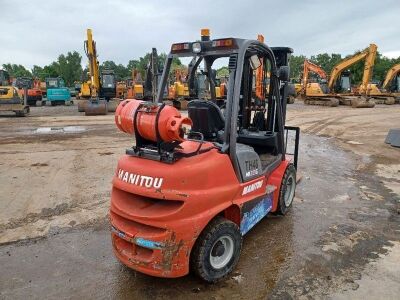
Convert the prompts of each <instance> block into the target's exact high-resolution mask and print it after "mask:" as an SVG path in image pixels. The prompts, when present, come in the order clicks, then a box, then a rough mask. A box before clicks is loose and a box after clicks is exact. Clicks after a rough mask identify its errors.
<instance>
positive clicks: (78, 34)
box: [0, 0, 400, 68]
mask: <svg viewBox="0 0 400 300" xmlns="http://www.w3.org/2000/svg"><path fill="white" fill-rule="evenodd" d="M399 16H400V1H399V0H380V1H376V0H373V1H371V0H364V1H358V0H336V1H334V0H330V1H324V0H319V1H316V0H303V1H301V0H297V1H296V0H280V1H278V0H275V1H269V0H264V1H263V0H259V1H253V0H243V1H236V0H230V1H218V0H201V1H193V0H192V1H179V0H175V1H167V0H165V1H162V0H154V1H152V0H105V1H100V0H84V1H82V0H80V1H76V0H63V1H58V0H40V1H28V0H11V1H10V0H0V45H1V46H0V65H1V64H3V63H16V64H22V65H24V66H25V67H28V68H32V66H33V65H40V66H44V65H46V64H49V63H51V62H53V61H54V60H56V59H57V57H58V55H60V54H65V53H67V52H68V51H74V50H76V51H78V52H79V53H81V55H82V57H83V62H82V63H84V62H85V56H84V51H83V41H84V40H85V39H86V28H91V29H92V30H93V37H94V40H95V41H96V42H97V50H98V55H99V61H100V62H102V61H105V60H113V61H115V62H116V63H122V64H124V65H126V64H127V63H128V61H129V60H130V59H137V58H139V57H140V56H143V55H144V54H145V53H147V52H150V51H151V48H152V47H156V48H157V50H158V52H159V53H160V52H168V51H169V49H170V45H171V44H172V43H175V42H185V41H194V40H196V39H198V38H199V37H200V29H201V28H210V30H211V38H223V37H238V38H248V39H251V38H254V39H255V38H256V37H257V34H263V35H264V37H265V43H266V44H267V45H269V46H289V47H292V48H293V49H294V54H295V55H300V54H304V55H306V56H310V55H312V54H318V53H324V52H328V53H340V54H342V55H348V54H352V53H354V52H355V51H356V50H362V49H364V48H366V47H367V46H368V45H369V44H370V43H376V44H377V45H378V51H379V52H381V53H383V54H384V55H386V56H389V57H398V56H400V38H399V36H400V28H399V26H398V18H399Z"/></svg>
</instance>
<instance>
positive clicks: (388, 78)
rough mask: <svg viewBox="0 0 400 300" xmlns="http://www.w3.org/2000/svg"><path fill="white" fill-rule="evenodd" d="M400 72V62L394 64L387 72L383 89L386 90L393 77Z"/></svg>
mask: <svg viewBox="0 0 400 300" xmlns="http://www.w3.org/2000/svg"><path fill="white" fill-rule="evenodd" d="M399 73H400V64H397V65H394V66H393V67H391V68H390V70H389V71H388V72H387V73H386V77H385V80H384V81H383V84H382V89H384V90H386V89H387V87H388V86H389V84H390V83H391V82H392V80H393V78H394V77H395V76H396V75H398V74H399Z"/></svg>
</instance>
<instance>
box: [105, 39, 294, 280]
mask: <svg viewBox="0 0 400 300" xmlns="http://www.w3.org/2000/svg"><path fill="white" fill-rule="evenodd" d="M291 53H292V49H290V48H286V47H280V48H270V47H268V46H267V45H265V44H264V43H262V42H260V41H257V40H245V39H237V38H224V39H215V40H210V37H209V35H203V36H202V37H201V41H196V42H186V43H178V44H173V45H172V47H171V52H170V53H169V55H168V56H167V59H166V63H165V67H164V70H163V74H162V78H161V82H160V87H159V89H158V94H157V98H156V101H155V102H146V101H141V100H135V99H128V100H125V101H123V102H121V103H120V105H119V106H118V107H117V110H116V113H115V122H116V125H117V127H118V128H119V129H120V130H121V131H123V132H126V133H129V134H131V135H133V136H134V137H135V140H136V143H135V145H134V146H133V147H131V148H129V149H127V150H126V155H124V156H123V157H122V158H121V159H120V160H119V162H118V166H117V169H116V172H115V176H114V178H113V188H112V194H111V208H110V222H111V236H112V244H113V249H114V253H115V255H116V257H117V258H118V259H119V260H120V261H121V262H122V263H123V264H125V265H127V266H128V267H130V268H132V269H135V270H137V271H139V272H143V273H146V274H149V275H152V276H158V277H179V276H184V275H186V274H188V273H189V271H190V270H191V271H193V272H194V273H195V274H197V275H198V276H199V277H200V278H202V279H203V280H205V281H207V282H216V281H218V280H220V279H222V278H223V277H225V276H226V275H228V274H229V273H230V272H231V271H232V270H233V269H234V268H235V266H236V265H237V263H238V260H239V256H240V252H241V248H242V239H243V236H244V235H245V234H246V233H247V232H249V230H251V228H252V227H253V226H255V225H256V224H257V223H258V222H259V221H260V220H261V219H263V218H264V217H265V216H266V215H267V214H268V213H274V214H281V215H284V214H286V213H287V212H288V210H289V208H290V207H291V205H292V202H293V198H294V195H295V189H296V169H297V159H298V145H299V128H298V127H287V126H285V118H286V101H283V99H286V94H287V86H288V81H289V67H288V61H289V56H290V54H291ZM182 57H195V58H196V59H199V60H204V62H205V65H206V70H207V71H206V72H205V74H211V72H210V71H211V68H212V65H213V63H214V62H215V61H216V60H217V59H219V58H228V59H229V66H228V67H229V80H228V86H227V103H226V108H225V110H224V113H222V112H221V110H220V108H219V107H218V106H217V105H216V104H215V102H216V99H215V92H214V91H215V88H214V87H211V94H212V96H211V99H210V100H192V101H190V102H189V103H188V117H184V116H182V115H181V114H180V112H179V111H178V110H177V109H176V108H174V107H172V106H169V105H166V104H164V103H163V95H164V93H163V91H164V89H165V87H166V85H167V82H168V74H169V73H170V68H171V63H172V60H173V59H174V58H182ZM260 67H262V68H263V72H262V73H263V76H264V80H262V82H263V84H266V83H267V80H266V79H267V78H266V77H267V76H270V78H269V89H268V94H267V93H265V94H266V95H265V98H264V99H257V101H258V103H256V102H255V98H254V97H253V95H254V92H253V83H252V80H253V77H254V76H253V73H254V72H255V71H256V70H257V69H258V68H260ZM207 76H208V75H207ZM209 81H210V82H211V85H212V82H213V81H212V80H209ZM264 90H266V89H265V86H264ZM188 126H190V127H191V129H190V130H189V129H187V128H188ZM288 137H289V139H288ZM288 140H289V141H290V140H291V141H292V142H293V143H292V145H291V147H290V148H293V149H294V151H291V152H292V154H289V153H287V152H288V151H287V148H289V147H287V145H288ZM282 226H285V225H284V224H282ZM260 251H268V249H263V250H260Z"/></svg>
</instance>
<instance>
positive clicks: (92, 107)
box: [78, 29, 119, 116]
mask: <svg viewBox="0 0 400 300" xmlns="http://www.w3.org/2000/svg"><path fill="white" fill-rule="evenodd" d="M84 46H85V53H86V56H87V57H88V60H89V75H90V79H89V81H88V82H87V85H88V86H89V88H90V98H89V99H88V100H86V101H80V102H79V103H78V110H79V111H82V110H83V111H84V112H85V115H86V116H93V115H106V114H107V112H113V111H115V109H116V107H117V105H118V104H119V101H117V100H115V96H116V82H115V75H114V72H113V71H112V70H103V71H102V73H101V74H100V70H99V61H98V60H97V49H96V42H95V41H94V40H93V35H92V30H91V29H87V40H86V41H85V43H84ZM89 82H90V84H89ZM113 98H114V100H113Z"/></svg>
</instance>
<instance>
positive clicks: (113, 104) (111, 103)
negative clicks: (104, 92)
mask: <svg viewBox="0 0 400 300" xmlns="http://www.w3.org/2000/svg"><path fill="white" fill-rule="evenodd" d="M120 102H121V101H120V99H116V98H114V99H111V100H109V101H108V103H107V108H108V111H109V112H115V111H116V109H117V107H118V104H119V103H120Z"/></svg>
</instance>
